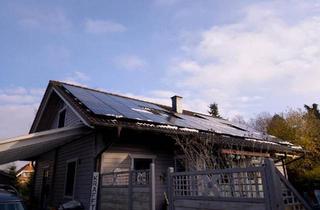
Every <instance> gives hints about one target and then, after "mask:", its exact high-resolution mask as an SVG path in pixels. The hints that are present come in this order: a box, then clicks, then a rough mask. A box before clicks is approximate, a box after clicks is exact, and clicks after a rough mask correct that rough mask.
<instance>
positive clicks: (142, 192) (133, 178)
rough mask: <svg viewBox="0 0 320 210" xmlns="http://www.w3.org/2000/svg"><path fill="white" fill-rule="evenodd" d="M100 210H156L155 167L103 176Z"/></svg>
mask: <svg viewBox="0 0 320 210" xmlns="http://www.w3.org/2000/svg"><path fill="white" fill-rule="evenodd" d="M100 180H101V188H100V206H101V208H100V209H119V210H155V166H154V163H151V164H150V169H148V170H128V171H120V172H111V173H103V174H101V179H100Z"/></svg>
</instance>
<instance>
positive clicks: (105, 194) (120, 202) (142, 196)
mask: <svg viewBox="0 0 320 210" xmlns="http://www.w3.org/2000/svg"><path fill="white" fill-rule="evenodd" d="M100 192H101V204H100V209H103V210H128V205H129V197H130V196H131V199H132V210H150V190H149V188H148V187H133V189H132V194H131V195H129V191H128V188H127V187H101V191H100Z"/></svg>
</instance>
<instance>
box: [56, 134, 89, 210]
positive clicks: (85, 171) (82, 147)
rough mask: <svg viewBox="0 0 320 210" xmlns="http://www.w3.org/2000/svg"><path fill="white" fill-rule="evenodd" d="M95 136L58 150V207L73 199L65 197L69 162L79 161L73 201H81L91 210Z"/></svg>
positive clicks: (78, 140) (76, 141) (84, 138)
mask: <svg viewBox="0 0 320 210" xmlns="http://www.w3.org/2000/svg"><path fill="white" fill-rule="evenodd" d="M94 137H95V136H94V135H90V136H87V137H83V138H81V139H77V140H75V141H73V142H71V143H69V144H67V145H64V146H63V147H61V148H59V149H58V150H57V160H56V171H55V177H54V189H53V191H54V195H53V197H54V199H53V204H54V205H55V206H58V205H59V204H61V203H62V202H66V201H69V200H70V199H71V198H66V197H65V196H64V190H65V176H66V168H67V161H68V160H71V159H77V169H76V180H75V190H74V197H73V199H75V200H78V201H80V202H81V203H82V204H83V205H84V207H85V209H89V198H90V192H91V181H92V180H91V179H92V174H93V171H94V165H95V159H94V144H95V139H94Z"/></svg>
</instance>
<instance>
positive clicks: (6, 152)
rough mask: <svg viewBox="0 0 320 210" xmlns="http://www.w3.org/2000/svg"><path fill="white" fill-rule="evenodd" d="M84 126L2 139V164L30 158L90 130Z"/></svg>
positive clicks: (0, 142) (0, 160) (0, 143)
mask: <svg viewBox="0 0 320 210" xmlns="http://www.w3.org/2000/svg"><path fill="white" fill-rule="evenodd" d="M90 130H91V129H88V128H86V127H84V126H78V127H64V128H58V129H52V130H49V131H42V132H37V133H34V134H29V135H25V136H19V137H15V138H10V139H7V140H3V141H0V164H4V163H8V162H12V161H16V160H28V159H30V158H32V157H35V156H37V155H40V154H42V153H45V152H48V151H50V150H52V149H54V148H56V147H58V146H61V145H63V144H65V143H67V142H70V141H72V140H74V139H76V138H78V137H80V136H82V135H84V134H87V133H89V132H90Z"/></svg>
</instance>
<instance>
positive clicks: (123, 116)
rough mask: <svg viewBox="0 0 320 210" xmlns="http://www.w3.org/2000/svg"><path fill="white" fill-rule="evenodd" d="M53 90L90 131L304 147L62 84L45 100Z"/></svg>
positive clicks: (55, 85)
mask: <svg viewBox="0 0 320 210" xmlns="http://www.w3.org/2000/svg"><path fill="white" fill-rule="evenodd" d="M52 90H53V91H55V92H56V93H57V94H58V95H59V96H60V97H61V98H62V99H63V100H64V101H65V102H66V103H67V104H68V105H69V106H70V107H71V108H72V109H73V110H74V111H75V113H76V114H77V115H78V116H79V117H80V119H82V121H83V122H84V124H86V125H87V126H89V127H100V126H114V127H117V126H122V127H125V126H127V127H131V128H134V129H152V130H158V131H166V132H179V133H201V134H203V133H204V134H214V135H216V134H219V135H223V136H229V137H235V138H239V139H242V140H246V141H251V142H254V143H255V144H269V145H277V146H283V148H287V149H288V148H290V149H291V150H297V151H301V147H296V146H294V145H293V144H291V143H289V142H286V141H282V140H280V139H277V138H275V137H274V136H270V135H266V134H264V133H261V132H257V131H255V130H254V129H252V128H250V127H248V126H244V125H240V124H237V123H234V122H230V121H228V120H225V119H221V118H215V117H212V116H209V115H206V114H201V113H197V112H193V111H189V110H183V112H182V114H178V113H175V112H173V111H172V110H171V107H169V106H166V105H163V104H157V103H153V102H148V101H144V100H140V99H135V98H130V97H127V96H122V95H118V94H114V93H108V92H104V91H100V90H96V89H91V88H87V87H82V86H78V85H72V84H68V83H64V82H59V81H50V82H49V85H48V88H47V91H46V93H45V97H48V95H49V94H48V92H50V91H52ZM45 97H44V99H45ZM44 99H43V101H44ZM44 106H45V104H44V102H42V103H41V105H40V108H39V111H38V113H37V116H36V119H35V121H34V123H33V125H32V128H31V131H30V132H31V133H32V132H35V131H36V127H37V118H40V117H41V107H42V109H43V107H44Z"/></svg>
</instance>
